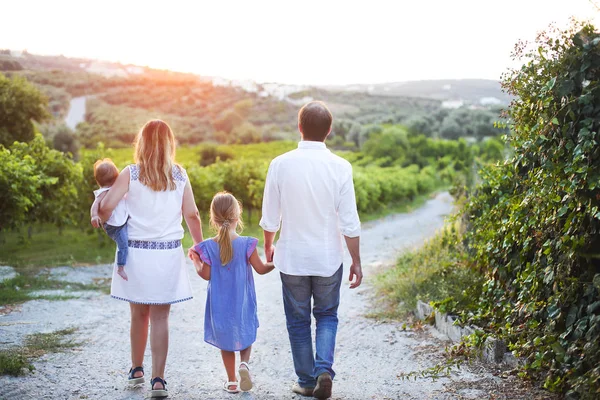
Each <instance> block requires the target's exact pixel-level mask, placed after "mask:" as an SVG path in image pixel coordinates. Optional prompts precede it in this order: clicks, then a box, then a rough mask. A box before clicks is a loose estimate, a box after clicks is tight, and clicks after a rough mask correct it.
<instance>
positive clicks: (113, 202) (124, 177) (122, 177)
mask: <svg viewBox="0 0 600 400" xmlns="http://www.w3.org/2000/svg"><path fill="white" fill-rule="evenodd" d="M128 191H129V167H125V168H123V170H122V171H121V173H120V174H119V177H118V178H117V180H116V181H115V183H114V184H113V185H112V186H111V187H110V190H109V191H108V192H107V194H106V196H105V197H104V198H103V199H102V201H100V204H99V207H98V216H99V217H100V219H102V221H106V220H107V219H109V218H110V215H111V214H112V212H113V211H114V209H115V208H116V207H117V204H119V201H121V199H122V198H123V196H125V194H127V192H128Z"/></svg>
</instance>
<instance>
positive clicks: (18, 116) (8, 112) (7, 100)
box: [0, 73, 48, 147]
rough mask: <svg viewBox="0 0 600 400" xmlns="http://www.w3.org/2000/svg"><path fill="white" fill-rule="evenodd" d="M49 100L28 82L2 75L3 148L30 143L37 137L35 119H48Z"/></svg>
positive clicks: (0, 142) (0, 127) (0, 116)
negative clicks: (14, 143) (34, 125)
mask: <svg viewBox="0 0 600 400" xmlns="http://www.w3.org/2000/svg"><path fill="white" fill-rule="evenodd" d="M46 105H47V99H46V98H45V97H44V96H43V95H42V94H41V93H40V92H39V91H38V90H37V89H36V88H35V87H34V86H33V85H32V84H30V83H29V82H27V80H25V79H23V78H20V77H14V78H12V79H9V78H7V77H6V76H4V75H3V74H1V73H0V110H2V112H0V145H3V146H6V147H8V146H10V145H12V144H13V142H15V141H19V142H28V141H30V140H32V139H33V137H34V129H33V123H32V121H31V120H35V121H38V122H41V121H43V120H45V119H46V118H48V112H47V111H46Z"/></svg>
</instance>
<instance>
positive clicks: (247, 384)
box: [238, 346, 254, 391]
mask: <svg viewBox="0 0 600 400" xmlns="http://www.w3.org/2000/svg"><path fill="white" fill-rule="evenodd" d="M250 353H252V346H248V347H247V348H245V349H244V350H242V351H240V359H241V361H242V362H245V363H246V364H247V363H248V362H249V361H250ZM246 364H241V363H240V366H239V370H238V372H239V373H240V389H241V390H243V391H248V390H250V389H252V386H254V385H253V384H252V378H251V377H250V369H249V368H248V367H247V366H246Z"/></svg>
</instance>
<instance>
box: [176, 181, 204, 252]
mask: <svg viewBox="0 0 600 400" xmlns="http://www.w3.org/2000/svg"><path fill="white" fill-rule="evenodd" d="M181 212H182V214H183V217H184V218H185V223H186V225H187V227H188V230H189V231H190V235H192V240H193V241H194V244H198V243H200V242H201V241H202V240H203V238H202V221H201V220H200V213H199V212H198V207H196V202H195V200H194V192H193V191H192V185H191V184H190V181H187V182H186V184H185V189H184V190H183V204H182V206H181Z"/></svg>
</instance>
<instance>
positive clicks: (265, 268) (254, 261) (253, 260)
mask: <svg viewBox="0 0 600 400" xmlns="http://www.w3.org/2000/svg"><path fill="white" fill-rule="evenodd" d="M249 261H250V265H252V268H254V270H255V271H256V273H258V274H260V275H264V274H268V273H269V272H271V271H273V268H275V266H274V265H273V263H272V262H268V263H263V261H262V260H261V259H260V257H259V256H258V251H257V250H256V249H254V251H253V252H252V254H251V255H250V260H249Z"/></svg>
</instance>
